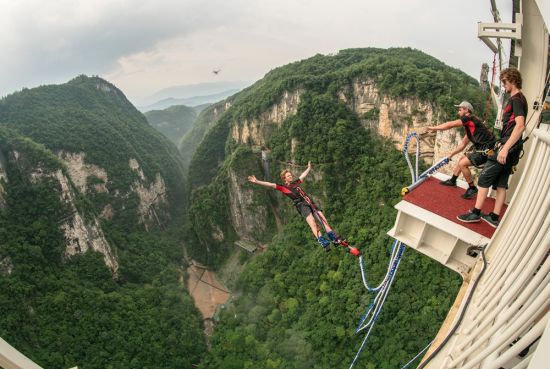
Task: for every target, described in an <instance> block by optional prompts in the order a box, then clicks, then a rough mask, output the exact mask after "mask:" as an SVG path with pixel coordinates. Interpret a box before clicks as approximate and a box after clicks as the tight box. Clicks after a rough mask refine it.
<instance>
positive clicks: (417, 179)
mask: <svg viewBox="0 0 550 369" xmlns="http://www.w3.org/2000/svg"><path fill="white" fill-rule="evenodd" d="M413 138H415V139H416V163H415V164H416V165H415V168H413V165H412V163H411V161H410V159H409V144H410V142H411V140H412V139H413ZM403 155H404V156H405V160H406V161H407V165H408V166H409V170H410V172H411V183H412V184H411V185H410V186H408V187H405V188H404V189H403V190H402V193H403V191H404V190H405V189H408V190H407V192H408V191H411V190H412V189H414V188H415V187H417V186H418V185H420V183H422V182H424V181H425V180H426V179H427V178H428V176H430V175H431V174H433V173H435V172H436V171H437V170H438V169H440V168H441V167H443V166H444V165H446V164H447V163H449V158H447V157H445V158H443V159H441V160H440V161H438V162H437V163H435V164H434V165H432V166H431V167H430V168H428V169H427V170H426V171H424V172H423V173H422V174H420V175H418V158H419V157H420V143H419V140H418V135H417V133H416V132H411V133H410V134H409V135H407V138H406V139H405V143H404V145H403ZM405 247H406V245H405V244H404V243H402V242H400V241H398V240H394V241H393V245H392V251H391V257H390V260H389V262H388V269H387V271H386V275H385V276H384V278H383V279H382V282H380V284H379V285H378V286H376V287H371V286H369V284H368V282H367V277H366V273H365V267H364V265H363V256H362V255H361V256H360V257H359V267H360V269H361V278H362V280H363V285H364V286H365V289H366V290H367V291H368V292H374V293H376V296H375V297H374V299H373V300H372V301H371V303H370V304H369V306H368V307H367V309H366V311H365V313H364V314H363V316H362V317H361V320H360V321H359V324H358V325H357V328H356V329H355V334H357V333H359V332H360V331H363V330H365V329H368V331H367V333H366V335H365V338H363V342H362V343H361V346H360V347H359V350H358V351H357V353H356V354H355V357H354V358H353V361H352V362H351V364H350V366H349V369H352V368H353V366H354V365H355V363H356V362H357V360H358V359H359V356H360V355H361V352H362V351H363V349H364V348H365V346H366V343H367V340H368V338H369V336H370V333H371V331H372V329H373V327H374V325H375V324H376V321H377V320H378V317H379V315H380V313H381V312H382V308H383V307H384V303H385V301H386V297H387V296H388V294H389V291H390V288H391V286H392V284H393V281H394V279H395V275H396V274H397V269H399V265H400V263H401V258H402V256H403V253H404V252H405ZM369 317H370V319H368V318H369ZM367 319H368V321H367V322H366V323H365V321H366V320H367ZM431 344H432V342H430V344H429V345H428V346H426V348H425V349H424V350H422V351H421V352H420V353H419V354H418V355H417V356H415V358H414V359H413V360H411V361H409V362H408V363H407V364H406V365H405V366H404V367H403V368H402V369H404V368H406V367H407V366H409V365H410V363H411V362H413V361H414V360H415V359H416V358H417V357H418V356H419V355H420V354H421V353H422V352H424V351H425V350H427V349H428V347H430V345H431Z"/></svg>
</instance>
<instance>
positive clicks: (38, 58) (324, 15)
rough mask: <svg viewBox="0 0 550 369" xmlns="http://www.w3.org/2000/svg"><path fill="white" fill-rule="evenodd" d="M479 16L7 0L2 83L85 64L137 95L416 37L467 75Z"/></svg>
mask: <svg viewBox="0 0 550 369" xmlns="http://www.w3.org/2000/svg"><path fill="white" fill-rule="evenodd" d="M0 2H6V0H0ZM498 3H499V4H501V3H502V4H501V7H502V8H503V9H504V10H505V7H508V5H509V4H508V3H507V2H505V1H504V0H499V1H498ZM503 18H504V17H503ZM477 21H491V15H490V12H489V2H484V3H483V4H480V2H479V0H463V1H461V2H442V1H439V0H416V1H409V0H387V1H383V2H371V1H356V0H338V1H334V0H300V1H296V0H254V1H253V0H225V1H224V0H140V1H138V0H133V1H132V0H95V1H89V2H83V1H74V0H55V1H54V0H42V1H39V0H19V1H11V0H8V1H7V4H5V5H4V4H2V12H1V13H0V50H2V54H3V55H2V69H1V70H0V81H2V83H1V84H0V95H5V94H6V93H8V92H11V91H14V90H16V89H20V88H21V87H23V86H28V87H32V86H35V85H38V84H46V83H61V82H65V81H67V80H69V79H71V78H73V77H74V76H75V75H78V74H82V73H84V74H97V75H100V76H102V77H105V78H107V79H109V80H110V81H111V82H114V83H115V84H116V85H117V86H118V87H120V88H122V90H123V91H124V92H125V93H126V94H127V95H128V96H129V97H130V98H139V97H143V96H147V95H151V94H152V93H154V92H155V91H157V90H160V89H162V88H164V87H168V86H171V85H178V84H193V83H199V82H214V81H220V80H221V79H223V80H241V81H243V80H247V81H250V80H255V79H258V78H261V77H262V76H263V75H264V74H265V73H267V72H268V71H269V70H270V69H273V68H275V67H277V66H280V65H284V64H287V63H290V62H293V61H296V60H299V59H303V58H307V57H310V56H312V55H315V54H317V53H324V54H326V53H334V52H337V51H338V50H341V49H345V48H350V47H369V46H374V47H384V48H385V47H394V46H410V47H413V48H418V49H421V50H422V51H425V52H427V53H428V54H431V55H433V56H435V57H437V58H439V59H441V60H443V61H444V62H445V63H447V64H449V65H452V66H454V67H458V68H460V69H462V70H464V71H466V72H467V73H468V74H470V75H472V76H474V77H475V76H477V75H478V73H479V70H480V65H481V63H482V62H490V60H489V59H491V56H490V52H489V51H488V49H487V48H486V47H485V46H484V45H483V44H482V43H481V42H480V41H478V40H477V37H476V34H477V28H476V27H477V25H476V23H477ZM491 60H492V59H491ZM220 68H221V69H222V72H221V73H220V74H219V75H217V76H215V75H213V74H212V73H211V71H212V70H213V69H220Z"/></svg>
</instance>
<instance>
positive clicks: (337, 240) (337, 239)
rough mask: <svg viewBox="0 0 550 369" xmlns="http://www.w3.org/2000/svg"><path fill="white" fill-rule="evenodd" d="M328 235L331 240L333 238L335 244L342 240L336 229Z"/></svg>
mask: <svg viewBox="0 0 550 369" xmlns="http://www.w3.org/2000/svg"><path fill="white" fill-rule="evenodd" d="M327 236H328V238H329V240H331V241H332V243H334V244H335V245H339V244H340V243H341V242H342V238H340V236H338V235H337V234H336V233H334V231H330V232H328V233H327Z"/></svg>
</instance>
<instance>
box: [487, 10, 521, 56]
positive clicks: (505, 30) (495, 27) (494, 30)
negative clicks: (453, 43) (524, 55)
mask: <svg viewBox="0 0 550 369" xmlns="http://www.w3.org/2000/svg"><path fill="white" fill-rule="evenodd" d="M477 25H478V28H477V37H478V38H480V39H481V41H483V42H484V43H485V45H487V46H488V47H489V49H491V50H492V51H493V52H494V53H497V52H498V48H497V46H496V45H495V44H494V43H493V41H491V40H490V38H506V39H514V40H518V41H519V42H518V44H520V43H521V27H522V25H523V15H522V14H521V13H517V14H516V22H515V23H483V22H479V23H478V24H477ZM516 45H517V44H516ZM517 46H519V45H517ZM517 46H516V54H518V55H517V56H520V55H521V47H519V48H518V47H517Z"/></svg>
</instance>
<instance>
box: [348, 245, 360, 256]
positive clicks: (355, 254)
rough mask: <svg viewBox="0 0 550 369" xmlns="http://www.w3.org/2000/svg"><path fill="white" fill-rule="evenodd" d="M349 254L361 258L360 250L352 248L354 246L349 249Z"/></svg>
mask: <svg viewBox="0 0 550 369" xmlns="http://www.w3.org/2000/svg"><path fill="white" fill-rule="evenodd" d="M349 253H350V254H352V255H353V256H357V257H359V255H361V253H360V252H359V250H358V249H357V248H355V247H352V246H350V247H349Z"/></svg>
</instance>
